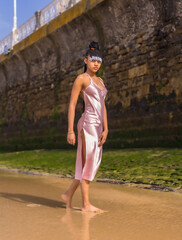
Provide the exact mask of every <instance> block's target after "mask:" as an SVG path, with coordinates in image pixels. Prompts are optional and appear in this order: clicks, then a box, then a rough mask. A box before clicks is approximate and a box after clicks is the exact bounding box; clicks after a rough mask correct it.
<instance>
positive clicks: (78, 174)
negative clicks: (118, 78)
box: [75, 73, 108, 181]
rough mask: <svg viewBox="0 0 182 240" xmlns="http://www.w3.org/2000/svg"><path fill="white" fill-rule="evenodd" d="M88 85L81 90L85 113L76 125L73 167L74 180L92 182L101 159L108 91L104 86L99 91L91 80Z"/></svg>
mask: <svg viewBox="0 0 182 240" xmlns="http://www.w3.org/2000/svg"><path fill="white" fill-rule="evenodd" d="M87 75H88V76H89V78H90V85H88V86H87V87H86V88H85V90H83V94H84V95H83V96H84V102H85V111H84V112H83V113H82V115H81V117H80V119H79V120H78V123H77V131H78V146H77V155H76V165H75V179H79V180H80V181H81V179H82V178H83V179H86V180H89V181H92V180H93V179H94V177H95V174H96V173H97V170H98V168H99V165H100V163H101V158H102V148H103V145H101V146H100V147H99V146H98V144H99V140H98V139H99V137H100V135H101V133H102V131H103V113H104V99H105V97H106V94H107V92H108V90H107V89H106V87H105V86H104V83H103V82H102V81H101V80H100V82H101V83H102V85H103V87H104V88H103V89H101V88H100V87H99V86H98V85H97V84H96V83H95V82H94V81H93V80H92V78H91V76H90V75H89V74H88V73H87ZM82 128H83V131H84V135H85V145H86V159H85V165H84V168H83V169H82V139H81V129H82Z"/></svg>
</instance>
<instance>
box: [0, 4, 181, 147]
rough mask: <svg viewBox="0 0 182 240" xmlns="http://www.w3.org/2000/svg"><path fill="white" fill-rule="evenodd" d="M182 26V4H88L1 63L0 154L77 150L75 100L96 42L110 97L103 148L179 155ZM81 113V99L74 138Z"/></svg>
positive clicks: (62, 17)
mask: <svg viewBox="0 0 182 240" xmlns="http://www.w3.org/2000/svg"><path fill="white" fill-rule="evenodd" d="M181 19H182V0H166V1H165V0H154V1H150V0H135V1H134V0H128V1H125V0H100V1H99V0H98V1H96V0H92V1H88V0H87V1H86V0H82V1H81V2H79V3H78V4H77V5H76V6H74V7H73V8H71V9H69V10H68V11H67V12H65V13H63V14H62V15H60V16H58V17H57V18H56V19H54V20H52V21H51V22H50V23H49V24H47V25H45V26H43V27H42V28H41V29H39V30H38V31H36V32H35V33H33V34H32V35H30V36H29V37H27V38H26V39H24V40H23V41H22V42H20V43H19V44H17V45H16V46H15V47H14V49H13V51H12V52H11V53H10V54H9V55H8V56H4V55H1V56H0V92H1V94H0V120H1V128H0V130H1V133H0V134H1V141H0V148H1V149H12V150H19V149H32V148H41V147H43V148H52V147H55V148H57V147H58V148H73V146H72V145H69V144H68V143H67V142H66V133H67V118H68V116H67V115H68V105H69V99H70V93H71V88H72V85H73V82H74V80H75V78H76V77H77V75H78V74H80V73H83V71H84V62H83V59H84V54H85V52H86V50H87V48H88V44H89V43H90V41H92V40H94V41H98V42H99V44H100V47H101V50H102V55H103V64H102V69H103V75H101V77H103V79H104V82H105V85H106V87H107V89H108V95H107V97H106V107H107V112H108V126H109V134H108V139H107V142H106V143H105V144H104V148H122V147H153V146H158V147H159V146H164V147H181V146H182V77H181V76H182V21H181ZM81 113H82V99H81V96H80V98H79V100H78V103H77V108H76V114H75V127H74V129H75V132H76V133H77V129H76V124H77V121H78V119H79V117H80V115H81ZM75 148H76V145H75Z"/></svg>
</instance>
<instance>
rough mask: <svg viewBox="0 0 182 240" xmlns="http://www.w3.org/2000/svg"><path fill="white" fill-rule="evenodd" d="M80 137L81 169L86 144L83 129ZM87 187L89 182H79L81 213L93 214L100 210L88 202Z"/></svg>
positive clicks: (84, 157)
mask: <svg viewBox="0 0 182 240" xmlns="http://www.w3.org/2000/svg"><path fill="white" fill-rule="evenodd" d="M81 137H82V169H83V167H84V165H85V159H86V144H85V135H84V131H83V129H82V130H81ZM89 186H90V181H89V180H86V179H83V178H82V180H81V191H82V211H84V212H95V211H99V210H101V209H99V208H96V207H94V206H93V205H92V204H91V203H90V201H89Z"/></svg>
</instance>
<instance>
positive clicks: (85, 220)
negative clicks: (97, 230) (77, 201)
mask: <svg viewBox="0 0 182 240" xmlns="http://www.w3.org/2000/svg"><path fill="white" fill-rule="evenodd" d="M73 210H75V211H81V209H79V208H73V209H67V210H66V212H65V215H64V216H63V217H62V218H61V222H62V223H64V224H66V226H67V228H68V230H69V232H70V233H71V235H72V237H73V239H75V240H77V239H78V240H90V231H89V227H90V221H91V219H93V218H94V217H96V216H97V215H98V214H101V213H97V212H82V211H81V218H79V220H81V227H80V226H77V225H76V222H75V221H74V214H73ZM102 214H103V213H102Z"/></svg>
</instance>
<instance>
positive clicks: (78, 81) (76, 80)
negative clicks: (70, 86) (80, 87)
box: [75, 74, 84, 84]
mask: <svg viewBox="0 0 182 240" xmlns="http://www.w3.org/2000/svg"><path fill="white" fill-rule="evenodd" d="M83 79H84V76H83V74H79V75H78V76H77V77H76V79H75V84H83Z"/></svg>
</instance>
